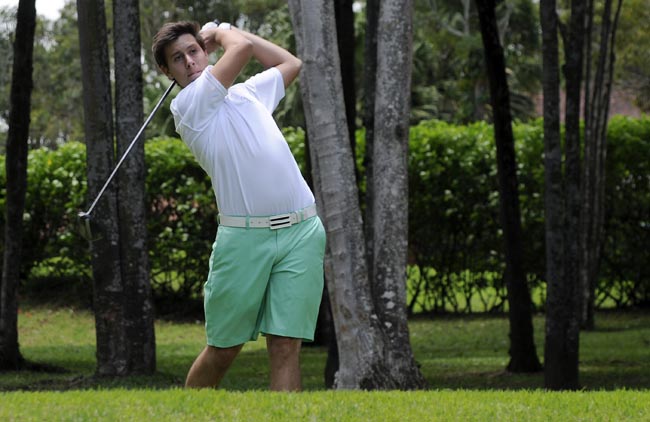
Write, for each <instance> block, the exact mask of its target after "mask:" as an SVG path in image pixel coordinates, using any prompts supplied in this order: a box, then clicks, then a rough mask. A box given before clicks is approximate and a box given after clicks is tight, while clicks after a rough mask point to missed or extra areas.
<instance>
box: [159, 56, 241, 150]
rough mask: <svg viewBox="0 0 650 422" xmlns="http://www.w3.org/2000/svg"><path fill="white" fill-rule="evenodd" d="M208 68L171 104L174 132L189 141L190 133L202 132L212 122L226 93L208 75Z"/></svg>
mask: <svg viewBox="0 0 650 422" xmlns="http://www.w3.org/2000/svg"><path fill="white" fill-rule="evenodd" d="M211 67H212V66H208V67H207V68H206V69H205V70H204V71H203V73H202V74H201V76H199V77H198V78H197V79H196V80H195V81H194V82H192V83H190V84H189V85H188V86H186V87H185V88H183V89H182V90H181V92H180V93H179V94H178V95H177V96H176V98H175V99H174V101H172V104H171V107H170V109H171V111H172V114H173V115H174V124H175V126H176V132H178V133H179V134H180V135H181V137H182V138H183V139H188V140H189V139H191V138H192V136H191V132H194V133H197V132H201V131H203V130H204V129H205V128H206V127H207V126H208V125H209V124H210V122H211V121H212V118H213V117H214V115H215V113H216V112H217V110H218V108H219V106H220V105H221V104H222V103H223V101H224V99H225V98H226V95H227V94H228V91H227V90H226V88H225V87H224V86H223V85H222V84H221V83H220V82H219V81H218V80H217V79H216V78H215V77H213V76H212V74H211V73H210V68H211Z"/></svg>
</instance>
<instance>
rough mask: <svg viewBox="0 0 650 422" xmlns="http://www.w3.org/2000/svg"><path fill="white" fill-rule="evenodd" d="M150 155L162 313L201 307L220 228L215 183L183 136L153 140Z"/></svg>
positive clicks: (151, 219) (152, 238)
mask: <svg viewBox="0 0 650 422" xmlns="http://www.w3.org/2000/svg"><path fill="white" fill-rule="evenodd" d="M145 156H146V162H147V164H148V167H149V171H148V172H147V181H146V186H147V200H146V202H147V204H149V213H148V215H147V221H148V223H147V228H148V233H149V251H150V257H149V259H150V264H151V276H152V283H153V291H154V296H155V298H156V303H157V306H158V308H159V312H163V313H166V312H165V311H167V312H169V310H170V309H178V308H179V306H178V305H179V304H183V303H188V302H189V303H190V304H191V303H192V302H193V303H194V304H195V306H196V303H197V302H199V303H202V302H201V299H200V297H201V296H200V295H201V293H202V291H203V290H202V287H203V282H204V281H205V276H206V274H207V268H208V267H207V263H208V257H209V254H210V251H211V245H212V243H213V242H214V237H215V233H216V231H217V208H216V204H215V200H214V194H213V193H212V186H211V184H210V181H209V179H208V177H207V176H206V175H205V172H204V171H203V169H201V167H200V166H199V165H198V164H197V163H196V161H195V160H194V157H193V156H192V153H191V152H190V151H189V149H188V148H187V147H186V146H185V144H183V143H182V142H181V141H180V140H176V139H166V140H165V139H154V140H152V141H150V142H148V143H147V144H146V146H145ZM170 175H174V177H170ZM188 299H189V301H188ZM199 309H200V307H199Z"/></svg>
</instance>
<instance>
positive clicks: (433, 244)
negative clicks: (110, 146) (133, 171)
mask: <svg viewBox="0 0 650 422" xmlns="http://www.w3.org/2000/svg"><path fill="white" fill-rule="evenodd" d="M514 132H515V138H516V150H517V160H518V167H519V174H518V177H519V185H520V199H521V208H522V209H521V211H522V223H523V230H524V248H525V249H524V257H525V260H526V269H527V271H528V274H529V280H530V283H531V287H532V288H533V290H534V291H536V292H538V293H540V294H541V298H540V299H539V301H538V302H539V303H543V276H544V218H543V208H544V207H543V199H544V196H543V177H544V171H543V170H544V169H543V130H542V122H541V121H536V122H533V123H531V124H515V126H514ZM286 136H287V140H288V142H289V144H290V146H291V148H292V150H293V152H294V155H295V156H296V159H297V161H298V163H299V165H300V166H301V170H303V171H304V169H305V165H304V163H305V154H306V153H305V148H304V142H303V139H304V132H303V131H302V130H301V129H290V130H287V131H286ZM357 140H358V142H357V145H358V151H357V153H358V159H357V163H358V165H359V167H362V165H363V163H362V157H363V133H362V132H361V131H360V132H359V133H358V136H357ZM145 154H146V162H147V165H148V173H147V180H146V186H147V201H148V204H149V206H148V229H149V244H150V257H151V267H152V283H153V285H154V291H155V294H156V302H157V306H158V308H159V310H160V311H162V312H163V313H165V312H167V311H169V310H171V309H178V305H179V304H191V305H192V306H200V294H201V286H202V283H203V280H204V278H205V274H206V271H207V260H208V257H209V254H210V249H211V245H212V242H213V241H214V235H215V232H216V226H217V224H216V214H217V210H216V206H215V202H214V194H213V192H212V187H211V184H210V182H209V180H208V179H207V176H206V175H205V174H204V172H203V170H202V169H201V168H200V167H199V166H198V165H197V164H196V162H195V161H194V159H193V157H192V155H191V154H190V152H189V150H188V149H187V148H186V147H185V145H184V144H183V143H182V142H181V141H180V140H178V139H173V138H161V139H152V140H148V141H147V142H146V144H145ZM647 157H650V118H643V119H628V118H614V119H613V120H612V121H611V123H610V126H609V140H608V168H607V172H608V173H607V186H606V198H607V216H606V227H607V239H606V247H605V250H604V257H603V260H602V266H601V269H602V273H601V274H602V279H601V282H600V285H599V290H598V298H599V299H598V300H599V303H600V304H604V303H610V304H612V303H613V304H614V305H618V306H627V305H643V304H647V303H648V302H649V301H650V274H649V272H648V269H647V266H646V265H645V262H646V260H647V259H646V255H647V254H646V248H647V245H648V244H650V168H649V167H650V163H649V161H648V158H647ZM28 174H29V179H28V192H27V209H26V212H25V217H26V218H25V233H26V237H25V259H24V262H23V266H22V274H23V276H24V278H25V279H27V280H30V283H33V282H35V281H36V280H47V282H48V283H54V282H55V280H59V281H60V280H65V281H70V282H72V281H75V280H76V281H77V282H79V283H82V284H83V285H84V286H86V287H88V286H90V267H89V265H90V264H89V263H90V259H89V254H88V243H87V242H86V241H85V240H83V239H82V238H81V237H80V236H78V235H77V234H76V224H77V217H76V215H77V212H78V211H79V210H81V209H84V208H85V207H86V205H87V200H86V198H85V195H86V181H85V148H84V146H83V145H82V144H79V143H67V144H65V145H63V146H62V147H60V148H59V149H57V150H54V151H50V150H45V149H40V150H34V151H31V152H30V154H29V168H28ZM4 178H5V172H4V157H2V160H1V162H0V187H1V189H2V190H1V191H0V208H2V209H4V201H5V190H4V189H5V188H4V187H5V183H4ZM409 183H410V187H409V189H410V192H409V197H410V205H409V206H410V209H409V237H410V250H409V260H410V263H411V266H410V268H409V273H410V282H409V307H410V309H411V310H412V311H416V312H435V311H442V310H455V311H474V310H479V309H480V310H498V309H502V307H503V305H504V300H505V289H504V286H503V281H502V273H503V253H502V249H503V242H502V233H501V229H500V226H499V221H498V218H499V217H498V216H499V197H498V189H497V178H496V167H495V148H494V141H493V132H492V128H491V126H489V125H488V124H485V123H476V124H472V125H468V126H453V125H449V124H447V123H443V122H439V121H427V122H422V123H420V124H419V125H417V126H414V127H412V128H411V141H410V155H409ZM360 186H361V189H362V191H363V187H364V186H365V181H364V180H361V181H360ZM3 215H4V213H3ZM0 225H2V226H3V227H4V216H2V217H0ZM2 241H3V240H0V247H1V246H2V245H1V242H2ZM86 290H87V291H89V289H86Z"/></svg>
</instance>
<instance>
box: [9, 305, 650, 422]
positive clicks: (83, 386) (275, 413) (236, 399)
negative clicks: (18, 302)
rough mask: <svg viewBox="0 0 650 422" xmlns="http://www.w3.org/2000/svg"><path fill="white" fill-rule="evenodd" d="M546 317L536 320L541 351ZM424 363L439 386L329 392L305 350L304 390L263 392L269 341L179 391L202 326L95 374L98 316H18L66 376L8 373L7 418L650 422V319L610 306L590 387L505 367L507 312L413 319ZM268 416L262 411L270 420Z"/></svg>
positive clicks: (26, 340)
mask: <svg viewBox="0 0 650 422" xmlns="http://www.w3.org/2000/svg"><path fill="white" fill-rule="evenodd" d="M543 324H544V321H543V317H537V318H535V334H536V344H537V346H538V353H539V356H540V358H542V357H543V332H544V331H543ZM410 327H411V340H412V344H413V348H414V353H415V356H416V359H417V361H418V362H419V363H420V364H421V369H422V372H423V373H424V375H425V377H426V378H427V380H428V381H429V384H430V387H431V390H429V391H422V392H341V391H336V392H333V391H326V390H325V389H324V385H323V375H322V374H323V370H324V365H325V357H326V352H325V350H324V349H323V348H320V347H305V348H304V349H303V353H302V369H303V385H304V388H305V390H306V392H305V393H301V394H276V393H270V392H267V391H265V390H266V389H267V385H268V363H267V356H266V350H265V348H264V340H263V339H262V338H261V339H260V340H258V341H257V342H253V343H249V344H247V345H246V346H245V347H244V350H243V352H242V354H241V355H240V357H239V358H238V359H237V360H236V361H235V364H234V365H233V367H232V369H231V370H230V372H229V373H228V374H227V376H226V378H225V379H224V381H223V383H222V387H223V389H221V390H218V391H186V390H183V389H182V388H181V386H182V383H183V380H184V378H185V374H186V372H187V370H188V368H189V366H190V365H191V363H192V361H193V359H194V357H195V356H196V355H197V354H198V353H199V351H200V350H201V349H202V348H203V344H204V333H203V324H202V323H201V322H198V321H197V322H194V323H171V322H166V321H159V322H157V323H156V340H157V362H158V372H157V373H156V374H155V375H154V376H151V377H128V378H124V379H117V380H116V379H95V378H93V377H92V374H93V372H94V369H95V358H94V353H95V348H94V340H95V337H94V336H95V334H94V323H93V318H92V315H91V314H90V313H88V312H86V311H77V310H73V309H65V308H64V309H47V308H30V309H24V310H21V312H20V314H19V336H20V344H21V351H22V353H23V355H24V356H25V358H27V359H28V360H30V361H34V362H40V363H47V364H50V365H55V366H58V367H62V368H65V369H66V371H67V372H65V373H58V374H53V373H38V372H5V373H0V391H4V392H0V420H21V421H22V420H94V419H98V418H99V419H104V420H145V419H147V420H188V419H192V420H260V419H261V420H301V421H302V420H318V421H320V420H400V421H401V420H560V419H562V420H650V314H648V313H640V312H604V313H600V314H598V315H597V329H596V330H595V331H592V332H583V333H582V334H581V344H580V348H581V350H580V380H581V383H582V385H583V387H584V388H583V391H580V392H571V393H551V392H545V391H544V390H542V386H543V375H542V374H541V373H539V374H523V375H515V374H509V373H506V372H505V371H504V370H503V368H504V367H505V366H506V364H507V361H508V354H507V350H508V337H507V333H508V322H507V318H506V317H505V316H484V315H483V316H463V317H458V316H449V317H437V318H434V319H423V318H422V319H414V320H413V321H411V324H410ZM262 414H264V415H265V416H264V417H261V415H262Z"/></svg>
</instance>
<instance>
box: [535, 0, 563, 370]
mask: <svg viewBox="0 0 650 422" xmlns="http://www.w3.org/2000/svg"><path fill="white" fill-rule="evenodd" d="M540 21H541V24H542V56H543V59H542V62H543V69H542V84H543V90H544V185H545V195H544V214H545V216H544V220H545V233H546V236H545V238H546V284H547V296H548V297H547V301H546V302H547V303H546V308H547V311H546V333H545V338H546V341H545V344H544V360H545V365H544V371H545V374H544V376H545V379H547V380H550V379H554V378H556V377H557V376H558V375H557V372H559V371H560V370H561V369H560V368H559V367H558V365H557V364H555V365H550V366H549V365H548V363H549V362H551V361H553V360H555V359H556V357H555V356H556V355H558V353H559V352H560V351H561V350H562V346H563V343H562V338H561V337H560V335H561V331H560V330H561V320H559V321H558V313H557V311H556V309H557V308H559V309H562V307H560V306H558V305H559V304H561V302H560V303H558V302H559V300H561V297H560V296H559V295H558V294H557V293H556V291H557V290H558V289H561V287H562V281H563V279H564V235H563V229H564V228H563V223H562V222H563V220H564V206H563V204H564V194H563V186H562V147H561V142H560V71H559V57H558V36H557V31H558V17H557V14H556V1H555V0H540ZM551 371H552V374H551ZM547 382H548V381H547Z"/></svg>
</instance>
